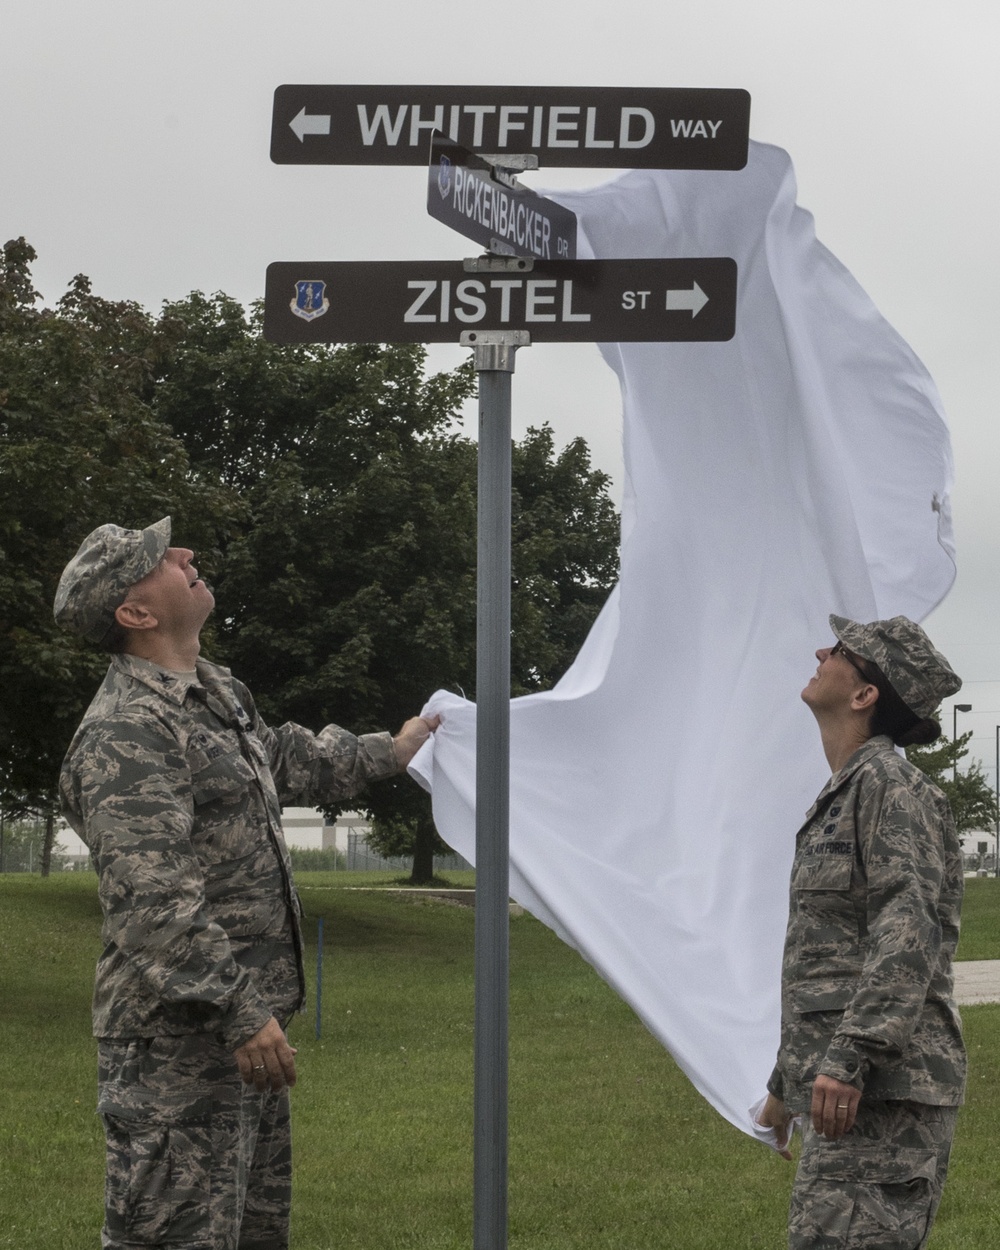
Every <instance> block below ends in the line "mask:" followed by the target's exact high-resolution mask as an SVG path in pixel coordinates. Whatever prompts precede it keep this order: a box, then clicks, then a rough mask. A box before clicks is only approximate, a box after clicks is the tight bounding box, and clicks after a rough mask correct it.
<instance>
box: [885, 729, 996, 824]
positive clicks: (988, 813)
mask: <svg viewBox="0 0 1000 1250" xmlns="http://www.w3.org/2000/svg"><path fill="white" fill-rule="evenodd" d="M936 719H937V720H940V719H941V713H940V711H938V713H937V716H936ZM971 739H972V731H971V730H970V731H969V732H968V733H964V734H961V735H960V736H959V737H958V738H955V739H951V738H939V739H938V740H937V742H932V743H931V744H930V745H929V746H923V747H907V748H906V758H907V759H908V760H911V761H912V762H913V763H914V764H916V766H917V767H918V768H919V769H920V771H921V772H923V773H926V774H927V776H928V777H930V779H931V781H933V782H934V784H935V785H936V786H938V787H939V789H941V790H943V791H944V793H945V795H946V796H947V799H948V802H949V803H950V804H951V810H952V814H953V816H954V817H955V827H956V828H957V829H958V832H959V833H960V834H961V833H972V832H974V831H976V830H986V829H994V828H995V827H996V823H997V798H996V794H995V792H994V790H993V788H992V787H991V786H990V784H989V782H988V781H987V779H986V776H985V774H984V773H983V769H982V765H981V764H980V763H979V761H978V760H976V761H974V762H973V763H972V764H971V765H970V766H969V767H968V768H967V769H965V771H964V772H959V771H957V765H958V763H959V761H960V760H963V759H965V757H966V756H967V755H968V754H969V742H970V741H971Z"/></svg>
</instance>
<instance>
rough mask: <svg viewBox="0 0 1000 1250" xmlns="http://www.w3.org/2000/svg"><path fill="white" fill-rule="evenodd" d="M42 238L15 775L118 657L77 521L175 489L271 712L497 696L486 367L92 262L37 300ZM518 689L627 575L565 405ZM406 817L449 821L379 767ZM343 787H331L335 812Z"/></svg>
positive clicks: (524, 530) (515, 611) (343, 711)
mask: <svg viewBox="0 0 1000 1250" xmlns="http://www.w3.org/2000/svg"><path fill="white" fill-rule="evenodd" d="M33 257H34V253H33V252H32V250H31V249H30V247H28V246H27V244H25V243H24V241H23V240H19V241H17V242H15V243H11V244H8V245H7V248H6V249H5V252H4V262H3V264H4V268H3V270H2V272H0V378H2V379H3V382H2V389H0V639H2V640H3V643H4V646H3V649H2V654H0V682H2V683H3V691H4V693H3V696H2V699H0V784H2V785H3V786H4V788H5V792H6V799H7V803H8V806H10V807H11V808H12V810H13V806H14V804H15V803H16V802H20V803H22V804H24V805H27V806H28V807H30V808H35V809H40V808H43V807H44V806H45V805H46V804H48V805H51V803H52V801H53V795H54V785H55V779H56V775H57V771H58V766H59V762H60V760H61V757H62V754H63V751H64V750H65V747H66V744H67V742H68V740H69V738H70V736H71V735H72V732H73V729H74V728H75V726H76V723H77V722H78V720H79V718H80V715H81V714H82V712H83V710H84V708H85V706H86V704H87V702H88V701H89V699H90V697H91V695H92V693H93V691H94V689H95V687H96V685H97V682H98V681H99V679H100V675H101V673H102V672H103V669H104V667H105V663H104V660H103V658H102V657H101V656H99V655H97V654H95V653H94V652H93V651H92V650H91V649H90V648H89V647H87V646H86V645H84V644H82V643H78V642H76V641H75V640H73V639H72V638H71V637H70V636H69V635H67V634H65V633H64V632H63V631H61V630H59V629H57V628H56V626H55V624H54V622H53V621H52V616H51V604H52V597H53V594H54V591H55V586H56V582H57V580H58V577H59V574H60V572H61V570H62V568H63V566H64V565H65V563H66V560H67V559H68V558H69V556H70V555H71V554H72V551H73V549H74V547H75V545H76V543H78V542H79V541H80V539H82V538H83V536H84V535H85V534H86V533H88V532H89V531H90V530H91V529H93V528H94V527H95V526H97V525H99V524H102V523H104V522H106V521H108V520H114V521H115V522H116V523H118V524H122V525H127V526H136V525H146V524H149V523H150V522H151V521H153V520H156V519H157V518H158V517H160V516H163V515H165V514H167V513H170V514H172V515H173V517H174V534H175V540H176V541H177V542H178V543H182V544H183V545H185V546H190V547H192V548H194V549H195V550H196V551H197V554H198V567H199V571H201V572H202V573H203V574H206V575H207V577H208V579H209V580H210V581H211V582H212V583H213V585H214V589H215V592H216V599H217V605H218V606H217V610H216V613H215V614H214V618H213V621H212V622H211V624H210V626H209V629H208V630H207V631H206V635H205V648H204V650H205V654H207V655H209V656H210V657H211V658H214V659H217V660H220V661H221V662H223V663H226V664H229V665H230V666H231V667H232V668H233V670H234V672H236V674H237V675H238V676H239V677H241V678H242V679H243V680H245V681H246V682H247V684H248V685H249V686H250V687H251V689H252V690H253V691H254V694H255V697H256V698H257V701H258V704H259V706H260V708H261V711H262V713H263V714H264V716H265V718H266V719H268V720H269V721H271V722H273V723H280V722H281V721H283V720H286V719H288V720H296V721H299V722H301V723H303V724H306V725H309V726H312V727H317V728H318V727H319V726H320V725H322V724H325V723H328V722H330V721H335V722H337V723H339V724H342V725H345V726H346V727H348V728H350V729H352V730H353V731H355V732H359V733H363V732H369V731H373V730H379V729H386V728H388V729H391V730H395V729H397V728H398V727H399V725H401V724H402V722H403V720H405V719H406V718H407V717H408V716H411V715H413V714H415V713H416V712H417V711H419V709H420V707H421V706H422V704H423V703H424V701H425V699H426V698H427V697H428V695H429V694H430V693H431V692H432V691H433V690H434V689H436V688H438V687H442V686H446V687H450V688H453V689H454V688H459V689H461V690H463V691H464V692H465V693H466V694H468V695H469V696H470V697H474V696H475V613H476V571H475V564H476V446H475V444H474V443H473V442H472V441H471V440H469V439H467V438H465V437H463V436H462V435H460V434H459V433H457V432H456V418H457V413H458V411H459V409H460V407H461V405H462V403H463V402H464V401H465V400H466V399H467V398H468V397H469V396H470V395H471V394H472V392H473V390H474V388H475V376H474V374H473V373H472V371H471V368H470V367H468V366H464V367H462V368H460V369H458V370H456V371H454V372H451V373H445V374H438V375H434V376H428V375H427V374H426V372H425V369H424V363H425V353H424V350H423V348H421V347H418V346H397V347H386V346H379V345H370V344H369V345H352V346H339V347H326V346H302V347H287V346H277V345H274V344H271V343H268V342H266V341H265V340H264V339H263V337H262V335H261V332H260V331H261V319H262V309H261V308H260V307H256V308H254V309H252V310H250V312H249V314H248V313H247V311H246V310H245V309H244V308H243V307H242V306H241V305H239V304H238V303H237V302H236V301H234V300H232V299H230V298H228V297H227V296H225V295H222V294H217V295H214V296H210V297H209V296H205V295H202V294H200V293H194V294H192V295H191V296H190V297H188V298H187V299H185V300H181V301H176V302H173V303H168V304H165V305H164V307H163V309H162V312H161V314H160V315H159V316H158V317H152V316H150V315H149V314H148V313H146V312H145V311H143V310H142V309H141V308H139V307H138V306H137V305H135V304H132V303H111V302H108V301H104V300H101V299H99V298H98V297H96V296H95V295H94V294H93V293H92V291H91V289H90V284H89V282H88V281H87V279H85V278H83V277H79V278H77V279H75V280H74V282H73V284H72V286H71V288H70V290H69V292H68V293H67V295H66V296H64V297H63V299H62V300H60V301H59V303H58V304H57V305H56V307H55V308H54V309H52V310H37V309H36V308H35V304H36V302H37V298H38V297H37V295H36V293H35V292H34V290H33V288H32V285H31V278H30V262H31V260H32V259H33ZM513 481H514V493H513V500H512V504H513V523H512V524H513V549H512V561H513V587H512V589H513V601H512V639H511V645H512V674H513V685H514V693H523V692H526V691H531V690H539V689H544V688H545V687H546V686H548V685H550V684H551V683H552V682H553V681H554V680H555V679H556V678H558V676H560V675H561V673H562V672H563V671H564V670H565V668H566V667H567V666H568V664H569V663H570V661H571V660H572V658H573V656H574V654H575V652H576V650H577V648H578V647H579V645H580V643H581V642H582V640H583V637H584V636H585V634H586V632H587V629H588V628H589V626H590V623H591V622H592V621H593V619H594V617H595V616H596V614H597V612H598V611H599V610H600V607H601V604H602V603H603V601H604V598H605V597H606V595H607V592H608V590H609V589H610V587H611V586H612V584H613V582H614V579H615V577H616V576H617V546H618V524H617V516H616V514H615V511H614V508H613V506H612V504H611V501H610V499H609V498H608V495H607V486H608V479H607V477H606V476H605V475H604V474H601V473H599V472H595V471H594V470H593V469H592V468H591V466H590V462H589V455H588V451H587V447H586V444H585V443H584V442H583V441H582V440H577V441H576V442H574V443H572V444H571V445H570V446H569V447H567V448H565V449H564V450H562V451H561V452H558V453H557V452H556V449H555V447H554V444H553V439H552V433H551V431H550V430H549V429H548V428H543V429H541V430H532V431H530V432H529V433H528V435H527V436H526V438H525V439H523V440H522V441H521V442H520V443H517V444H515V446H514V449H513ZM363 801H364V803H365V804H366V805H367V807H368V810H369V812H370V814H371V815H372V816H373V817H376V818H377V819H378V821H379V822H380V824H381V826H383V827H386V828H388V827H390V826H391V827H393V828H395V829H396V830H397V831H398V830H399V829H400V828H406V829H409V830H411V841H410V846H411V849H415V853H416V854H417V860H418V862H417V863H416V864H415V871H416V872H417V874H418V875H420V874H425V875H426V873H427V872H428V871H429V867H428V864H429V854H430V852H432V851H433V849H434V847H435V845H439V844H437V842H436V837H435V835H434V834H433V829H432V826H431V823H430V819H429V808H428V804H427V800H426V796H424V795H422V793H421V792H420V791H419V790H418V788H417V787H416V786H414V785H413V783H412V782H410V781H409V780H407V779H402V778H400V779H395V780H393V781H390V782H387V783H380V784H379V785H378V786H377V787H372V788H371V790H370V791H369V792H368V793H367V794H366V795H365V797H364V800H363ZM335 810H336V809H330V811H329V812H328V813H327V814H328V815H332V814H333V811H335Z"/></svg>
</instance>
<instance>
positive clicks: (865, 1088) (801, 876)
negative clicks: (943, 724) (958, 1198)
mask: <svg viewBox="0 0 1000 1250" xmlns="http://www.w3.org/2000/svg"><path fill="white" fill-rule="evenodd" d="M830 623H831V626H832V627H833V631H834V633H835V634H836V636H837V638H838V639H839V641H838V643H837V645H836V646H834V647H831V648H822V649H821V650H819V651H817V652H816V656H817V659H819V661H820V665H819V668H818V669H817V671H816V675H815V676H814V677H813V678H812V680H811V681H810V682H809V684H808V686H807V687H806V688H805V690H804V691H803V692H802V698H803V700H804V701H805V703H806V704H807V705H808V706H809V708H810V709H811V710H812V712H813V713H814V715H815V716H816V720H817V722H818V724H819V728H820V733H821V736H822V739H823V746H824V749H825V752H826V755H827V759H828V760H829V762H830V766H831V768H832V770H833V775H832V777H831V778H830V780H829V781H828V782H827V784H826V786H825V787H824V788H823V790H822V791H821V793H820V795H819V797H818V798H817V800H816V802H815V804H814V805H813V807H812V808H811V809H810V811H809V812H808V813H807V815H806V821H805V824H804V825H803V826H802V828H801V829H800V830H799V833H798V837H797V843H796V851H795V861H794V866H793V868H792V877H791V899H790V910H789V920H788V931H787V936H786V942H785V954H784V963H783V969H782V1024H781V1045H780V1049H779V1053H778V1060H777V1064H776V1066H775V1069H774V1072H773V1073H772V1075H771V1078H770V1080H769V1081H768V1090H769V1091H770V1093H769V1096H768V1099H767V1103H766V1105H765V1107H764V1110H763V1113H762V1114H761V1116H760V1117H759V1118H760V1121H761V1123H762V1124H764V1125H767V1126H770V1127H773V1128H774V1129H776V1130H777V1136H778V1147H779V1149H780V1150H781V1152H782V1153H783V1154H784V1157H785V1158H789V1159H790V1158H791V1155H790V1153H789V1152H788V1150H787V1143H788V1133H789V1126H790V1122H791V1120H792V1117H795V1116H798V1117H800V1123H801V1126H802V1135H803V1140H802V1152H801V1157H800V1160H799V1166H798V1170H797V1173H796V1177H795V1184H794V1187H793V1193H792V1202H791V1211H790V1217H789V1247H790V1248H791V1250H807V1248H808V1250H821V1248H822V1250H834V1248H836V1250H848V1248H853V1247H870V1248H872V1250H917V1248H918V1247H922V1246H924V1245H926V1241H927V1237H928V1236H929V1233H930V1227H931V1223H932V1222H933V1218H934V1214H935V1212H936V1210H937V1206H938V1203H939V1201H940V1197H941V1189H942V1186H943V1184H944V1178H945V1172H946V1170H947V1166H948V1155H949V1151H950V1147H951V1140H952V1136H953V1133H954V1129H955V1120H956V1116H957V1112H958V1106H959V1104H960V1103H961V1102H962V1098H963V1092H964V1086H965V1073H966V1058H965V1049H964V1046H963V1043H962V1032H961V1022H960V1020H959V1016H958V1011H957V1009H956V1007H955V1001H954V996H953V977H952V957H953V955H954V953H955V947H956V944H957V942H958V929H959V911H960V907H961V899H962V888H963V869H962V857H961V847H960V844H959V840H958V836H957V834H956V832H955V826H954V822H953V820H952V816H951V810H950V808H949V805H948V802H947V800H946V798H945V797H944V795H943V794H942V793H941V791H940V790H938V789H937V787H935V786H934V785H932V784H931V782H930V781H929V780H928V779H927V778H926V776H925V775H924V774H923V773H921V772H920V771H919V769H917V768H916V767H915V766H914V765H912V764H909V763H907V761H906V760H905V758H903V757H901V756H900V755H899V754H898V753H897V752H896V751H895V750H894V748H893V738H892V737H890V736H887V735H886V734H885V733H882V732H875V733H873V732H872V730H873V728H876V727H877V723H876V722H875V721H874V708H875V705H876V704H877V703H878V701H879V699H882V700H883V705H885V704H887V703H888V702H889V701H894V695H895V696H898V698H899V699H901V700H902V704H899V703H898V700H896V701H894V702H895V705H896V706H897V707H899V708H901V709H902V716H903V718H904V719H903V722H902V723H903V725H904V729H903V730H902V731H900V733H899V734H897V736H896V739H895V740H896V741H897V742H899V741H901V740H902V741H903V742H904V744H905V742H906V741H909V742H914V741H928V740H932V738H933V736H936V733H939V732H940V728H939V726H938V725H937V723H936V722H935V721H932V720H930V719H929V718H930V717H932V716H933V714H934V712H935V710H936V708H937V707H938V705H939V703H940V701H941V699H942V698H943V697H945V696H947V695H951V694H954V693H955V692H956V691H957V690H958V689H959V687H960V686H961V681H960V680H959V678H958V677H957V676H956V675H955V674H954V673H953V672H952V670H951V668H950V667H949V666H948V663H947V661H946V660H945V659H944V657H943V656H942V655H941V654H940V653H939V652H938V651H936V650H935V649H934V647H933V646H932V645H931V643H930V640H929V639H928V638H927V635H926V634H925V633H924V632H923V630H922V629H920V627H919V626H918V625H915V624H913V622H911V621H909V620H907V619H906V618H905V617H895V618H893V619H892V620H890V621H875V622H873V623H872V624H870V625H860V624H858V623H856V622H853V621H849V620H846V619H845V618H843V617H838V616H831V618H830ZM873 665H876V666H877V670H876V669H873V667H872V666H873ZM879 670H880V671H879ZM903 705H905V707H903ZM883 711H884V707H883ZM918 725H919V726H924V727H926V728H919V729H918V728H917V726H918ZM907 726H908V727H907ZM920 735H923V736H920Z"/></svg>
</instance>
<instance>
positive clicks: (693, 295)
mask: <svg viewBox="0 0 1000 1250" xmlns="http://www.w3.org/2000/svg"><path fill="white" fill-rule="evenodd" d="M707 303H708V296H707V295H706V294H705V292H704V291H703V290H702V289H701V287H700V286H699V285H698V283H697V282H695V283H694V284H693V285H692V287H691V289H690V291H668V292H667V312H687V311H690V313H691V319H692V321H693V320H694V318H695V317H697V316H698V314H699V313H700V312H701V310H702V309H703V308H704V307H705V305H706V304H707Z"/></svg>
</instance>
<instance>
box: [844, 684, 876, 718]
mask: <svg viewBox="0 0 1000 1250" xmlns="http://www.w3.org/2000/svg"><path fill="white" fill-rule="evenodd" d="M877 702H878V687H877V686H875V685H873V684H872V683H871V682H868V684H867V685H864V686H862V687H861V688H860V689H859V690H855V692H854V694H853V695H852V696H851V707H852V708H853V709H854V710H855V711H856V712H870V711H871V710H872V708H873V707H874V706H875V704H876V703H877Z"/></svg>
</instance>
